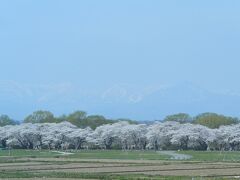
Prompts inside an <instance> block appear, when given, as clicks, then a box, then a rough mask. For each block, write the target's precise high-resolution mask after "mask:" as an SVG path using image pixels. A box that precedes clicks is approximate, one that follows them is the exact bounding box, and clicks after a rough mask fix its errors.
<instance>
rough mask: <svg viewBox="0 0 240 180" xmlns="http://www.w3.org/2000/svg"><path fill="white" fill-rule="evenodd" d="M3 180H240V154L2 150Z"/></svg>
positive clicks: (0, 165)
mask: <svg viewBox="0 0 240 180" xmlns="http://www.w3.org/2000/svg"><path fill="white" fill-rule="evenodd" d="M0 179H28V180H30V179H34V180H37V179H45V180H46V179H51V180H55V179H62V180H67V179H109V180H110V179H122V180H123V179H133V180H136V179H154V180H155V179H167V180H175V179H176V180H177V179H186V180H188V179H189V180H193V179H194V180H198V179H199V180H200V179H240V152H201V151H180V152H174V151H120V150H119V151H117V150H111V151H106V150H91V151H68V152H61V151H47V150H41V151H39V150H11V151H9V150H0Z"/></svg>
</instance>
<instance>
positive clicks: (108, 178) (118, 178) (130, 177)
mask: <svg viewBox="0 0 240 180" xmlns="http://www.w3.org/2000/svg"><path fill="white" fill-rule="evenodd" d="M0 178H59V179H60V178H83V179H104V180H148V179H151V180H192V179H193V177H186V176H184V177H177V176H155V175H144V174H124V175H117V174H106V173H76V172H75V173H73V172H69V173H67V172H43V173H36V172H30V173H26V172H1V174H0ZM200 179H201V180H210V179H213V178H207V177H206V178H202V177H194V180H200ZM214 179H215V180H222V179H224V178H218V177H215V178H214Z"/></svg>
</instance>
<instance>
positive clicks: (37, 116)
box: [24, 110, 56, 123]
mask: <svg viewBox="0 0 240 180" xmlns="http://www.w3.org/2000/svg"><path fill="white" fill-rule="evenodd" d="M54 122H56V119H55V118H54V115H53V113H51V112H50V111H42V110H40V111H35V112H33V113H32V114H30V115H29V116H27V117H26V118H25V119H24V123H54Z"/></svg>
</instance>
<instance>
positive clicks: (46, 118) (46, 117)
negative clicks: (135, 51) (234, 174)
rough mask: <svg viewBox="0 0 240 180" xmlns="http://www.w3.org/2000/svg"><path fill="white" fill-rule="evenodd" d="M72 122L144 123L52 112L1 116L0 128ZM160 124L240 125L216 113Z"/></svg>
mask: <svg viewBox="0 0 240 180" xmlns="http://www.w3.org/2000/svg"><path fill="white" fill-rule="evenodd" d="M64 121H67V122H70V123H71V124H73V125H75V126H77V127H79V128H86V127H90V128H91V129H96V128H97V127H99V126H101V125H104V124H113V123H116V122H119V121H128V122H129V123H130V124H141V123H142V122H140V121H136V120H130V119H107V118H105V117H104V116H102V115H87V113H86V112H85V111H75V112H73V113H70V114H68V115H62V116H59V117H56V116H54V114H53V113H52V112H50V111H42V110H39V111H35V112H33V113H32V114H30V115H28V116H27V117H26V118H24V120H23V121H21V122H18V121H15V120H13V119H12V118H10V117H9V116H8V115H0V126H6V125H16V124H20V123H33V124H34V123H61V122H64ZM159 121H160V122H161V121H163V122H166V121H175V122H179V123H180V124H186V123H191V124H199V125H203V126H206V127H209V128H212V129H214V128H219V127H220V126H223V125H231V124H237V123H239V119H238V118H235V117H229V116H224V115H220V114H216V113H202V114H199V115H197V116H195V117H192V116H190V115H189V114H186V113H178V114H173V115H169V116H166V117H165V118H164V119H163V120H159Z"/></svg>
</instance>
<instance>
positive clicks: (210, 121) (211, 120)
mask: <svg viewBox="0 0 240 180" xmlns="http://www.w3.org/2000/svg"><path fill="white" fill-rule="evenodd" d="M193 123H195V124H200V125H203V126H207V127H209V128H219V127H220V126H223V125H231V124H236V123H239V120H238V118H233V117H228V116H224V115H220V114H216V113H203V114H199V115H198V116H196V117H195V118H194V121H193Z"/></svg>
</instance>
